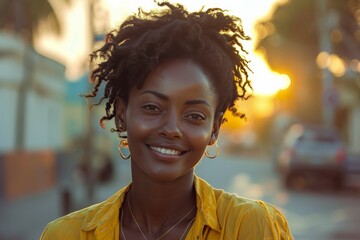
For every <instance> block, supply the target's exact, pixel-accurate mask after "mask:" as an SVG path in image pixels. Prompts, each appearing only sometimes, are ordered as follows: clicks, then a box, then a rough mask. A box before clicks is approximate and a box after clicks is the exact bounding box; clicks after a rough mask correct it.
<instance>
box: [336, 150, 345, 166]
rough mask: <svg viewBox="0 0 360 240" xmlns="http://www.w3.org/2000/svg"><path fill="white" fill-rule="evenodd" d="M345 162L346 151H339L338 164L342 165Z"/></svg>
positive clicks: (337, 155) (337, 154)
mask: <svg viewBox="0 0 360 240" xmlns="http://www.w3.org/2000/svg"><path fill="white" fill-rule="evenodd" d="M344 160H345V151H344V149H339V150H338V151H337V152H336V162H338V163H341V162H343V161H344Z"/></svg>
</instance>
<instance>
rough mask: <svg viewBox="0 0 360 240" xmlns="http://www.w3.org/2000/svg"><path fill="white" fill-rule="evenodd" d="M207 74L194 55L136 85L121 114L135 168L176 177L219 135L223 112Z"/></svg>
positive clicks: (120, 106) (151, 174)
mask: <svg viewBox="0 0 360 240" xmlns="http://www.w3.org/2000/svg"><path fill="white" fill-rule="evenodd" d="M216 106H217V97H216V94H215V92H214V90H213V89H212V86H211V83H210V80H209V77H208V76H207V74H205V73H204V71H203V70H202V69H201V68H200V67H199V66H198V65H197V64H195V63H194V62H193V61H191V60H171V61H168V62H165V63H163V64H161V65H159V66H158V67H157V68H156V69H155V70H154V71H153V72H152V73H150V74H149V76H148V77H147V78H146V79H145V83H144V85H143V87H142V88H141V89H138V88H136V87H133V88H132V89H131V91H130V94H129V101H128V104H127V105H125V104H124V102H120V104H118V108H117V118H118V120H120V121H123V122H124V123H125V127H126V130H127V136H128V142H129V148H130V152H131V161H132V168H135V169H133V172H134V170H135V173H136V171H137V170H138V171H140V172H142V173H144V174H145V175H147V176H148V177H150V178H152V179H158V180H167V181H170V180H174V179H177V178H179V177H181V176H184V175H185V174H187V173H189V172H191V171H192V170H193V168H194V166H195V165H196V164H197V163H198V162H199V161H200V159H201V157H202V156H203V153H204V150H205V148H206V146H207V145H208V144H212V143H214V142H215V141H216V139H217V136H218V132H219V127H220V121H221V119H220V118H221V116H220V117H218V118H216V119H215V110H216Z"/></svg>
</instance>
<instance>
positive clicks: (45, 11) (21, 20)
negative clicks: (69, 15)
mask: <svg viewBox="0 0 360 240" xmlns="http://www.w3.org/2000/svg"><path fill="white" fill-rule="evenodd" d="M62 1H63V2H65V3H66V4H69V3H70V2H71V0H62ZM0 9H1V14H0V29H3V30H9V31H13V32H16V33H20V34H21V35H22V36H23V37H24V38H25V39H26V40H28V41H29V42H30V43H33V40H34V35H35V33H36V31H37V30H38V29H39V25H40V23H41V22H45V23H46V24H45V26H47V27H48V29H49V30H50V31H52V32H54V33H56V34H60V33H61V31H62V26H61V24H60V20H59V18H58V17H57V15H56V12H55V10H54V8H53V7H52V6H51V4H50V3H49V1H48V0H0Z"/></svg>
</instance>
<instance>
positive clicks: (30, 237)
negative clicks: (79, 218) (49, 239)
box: [0, 160, 130, 240]
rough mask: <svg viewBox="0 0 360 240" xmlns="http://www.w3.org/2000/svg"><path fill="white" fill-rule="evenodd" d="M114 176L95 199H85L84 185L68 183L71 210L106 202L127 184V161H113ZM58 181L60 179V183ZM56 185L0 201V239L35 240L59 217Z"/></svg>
mask: <svg viewBox="0 0 360 240" xmlns="http://www.w3.org/2000/svg"><path fill="white" fill-rule="evenodd" d="M114 166H115V169H114V173H115V177H114V179H113V180H112V181H110V182H107V183H104V184H98V185H97V186H96V187H95V188H94V199H93V200H92V201H87V200H86V192H85V186H84V185H83V184H82V183H80V182H71V189H70V193H71V195H70V196H71V200H72V201H71V205H72V210H76V209H79V208H81V207H85V206H87V205H89V204H91V203H96V202H99V201H102V200H105V199H106V198H107V197H109V196H111V195H112V194H113V193H115V191H117V190H118V189H120V188H121V187H123V186H125V185H127V183H128V182H129V181H130V170H129V167H128V162H125V161H122V162H121V160H118V162H117V161H114ZM59 182H61V180H59ZM62 189H63V187H62V186H61V184H60V183H59V184H58V185H57V186H54V187H53V188H51V189H48V190H46V191H43V192H41V193H37V194H34V195H32V196H27V197H24V198H21V199H18V200H15V201H10V202H9V201H4V200H0V240H37V239H39V237H40V235H41V233H42V231H43V229H44V228H45V226H46V224H47V223H48V222H50V221H52V220H54V219H56V218H58V217H60V216H61V215H62V209H63V208H62V202H61V191H62ZM86 202H87V203H86Z"/></svg>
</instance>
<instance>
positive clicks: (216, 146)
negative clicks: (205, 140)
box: [205, 142, 219, 159]
mask: <svg viewBox="0 0 360 240" xmlns="http://www.w3.org/2000/svg"><path fill="white" fill-rule="evenodd" d="M214 145H215V155H213V156H211V155H210V154H209V153H208V151H207V148H208V146H214ZM208 146H207V147H206V149H205V156H206V157H207V158H210V159H214V158H216V157H217V156H218V154H219V146H218V144H217V142H215V143H214V144H213V145H208Z"/></svg>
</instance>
